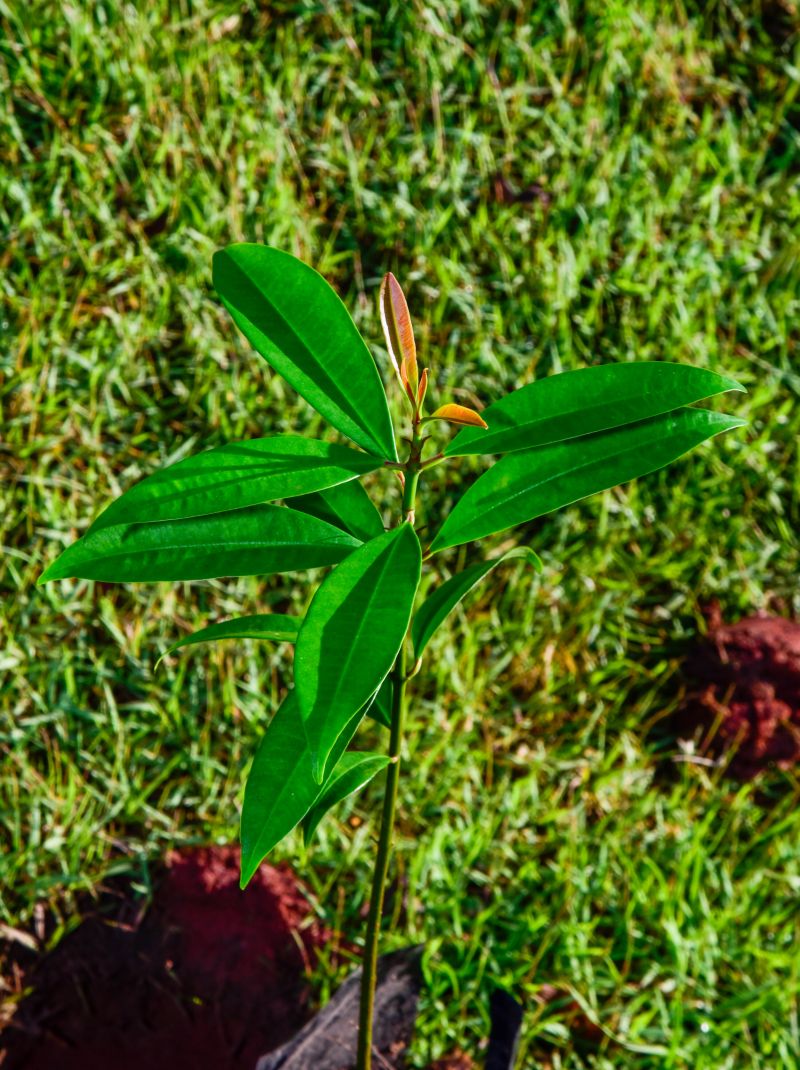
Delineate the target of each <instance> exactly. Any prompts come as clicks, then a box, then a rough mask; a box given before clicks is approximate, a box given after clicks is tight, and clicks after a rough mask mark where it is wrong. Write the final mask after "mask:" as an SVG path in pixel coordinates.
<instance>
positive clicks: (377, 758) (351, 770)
mask: <svg viewBox="0 0 800 1070" xmlns="http://www.w3.org/2000/svg"><path fill="white" fill-rule="evenodd" d="M390 760H391V759H390V758H389V757H388V756H387V755H386V754H369V753H364V752H361V753H360V752H358V751H350V752H349V753H347V754H343V755H342V756H341V758H340V759H339V761H338V762H337V763H336V767H335V768H334V770H333V772H332V773H331V775H330V776H329V777H328V778H327V779H326V781H325V786H324V787H323V789H322V791H321V792H320V795H319V798H318V799H317V801H316V802H315V803H314V805H313V807H312V808H311V810H310V811H309V812H308V814H307V815H306V818H305V820H304V821H303V839H304V840H305V842H306V843H309V842H310V840H311V837H312V836H313V835H314V833H315V832H316V830H317V826H318V825H319V823H320V821H321V820H322V819H323V817H324V816H325V814H327V813H328V811H329V810H332V809H333V807H334V806H336V804H337V803H340V802H341V801H342V799H346V798H347V796H348V795H352V794H353V792H354V791H359V790H360V789H361V788H363V787H364V785H365V784H368V783H369V782H370V780H372V778H373V777H374V776H375V775H376V774H377V773H380V771H381V769H385V768H386V766H387V765H388V764H389V762H390Z"/></svg>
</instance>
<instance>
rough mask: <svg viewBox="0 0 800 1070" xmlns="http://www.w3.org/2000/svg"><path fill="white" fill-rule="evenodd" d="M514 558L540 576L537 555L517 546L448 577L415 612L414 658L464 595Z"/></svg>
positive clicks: (539, 564)
mask: <svg viewBox="0 0 800 1070" xmlns="http://www.w3.org/2000/svg"><path fill="white" fill-rule="evenodd" d="M515 558H525V559H526V560H527V561H528V562H529V563H530V564H532V565H533V566H534V568H535V569H536V570H537V572H541V569H542V563H541V561H540V560H539V557H538V555H537V554H535V553H534V552H533V550H529V549H528V548H527V547H523V546H519V547H516V548H515V549H514V550H509V551H508V553H506V554H503V555H502V556H501V557H495V558H492V560H490V561H481V562H480V563H479V564H477V565H472V566H471V567H470V568H465V569H464V570H463V571H462V572H458V573H456V575H455V576H451V577H450V579H449V580H445V582H444V583H442V584H440V585H439V586H438V587H437V588H436V590H434V591H433V592H432V593H431V594H429V595H428V597H427V598H426V599H425V601H424V602H423V603H422V605H421V606H420V607H419V609H418V610H417V612H416V613H415V614H414V622H413V624H412V625H411V641H412V644H413V646H414V656H415V657H416V658H420V657H422V653H423V651H424V650H425V647H426V646H427V645H428V643H429V642H430V639H431V637H432V636H433V634H434V632H435V631H436V629H437V628H438V627H439V625H440V624H441V623H442V622H443V621H444V620H445V618H446V617H447V615H448V614H449V613H451V612H452V611H453V610H454V609H455V607H456V606H457V605H458V603H459V602H460V601H461V599H462V598H464V597H465V595H467V594H469V592H470V591H471V590H472V588H473V587H475V586H476V584H478V583H480V581H481V580H482V579H483V578H484V576H486V575H488V573H490V572H491V571H492V569H494V568H497V566H498V565H501V564H502V563H503V562H504V561H512V560H514V559H515Z"/></svg>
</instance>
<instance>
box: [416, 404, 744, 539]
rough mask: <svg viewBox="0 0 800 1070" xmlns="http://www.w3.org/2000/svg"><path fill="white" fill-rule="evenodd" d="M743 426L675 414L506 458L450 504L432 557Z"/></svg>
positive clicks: (696, 413) (686, 412)
mask: <svg viewBox="0 0 800 1070" xmlns="http://www.w3.org/2000/svg"><path fill="white" fill-rule="evenodd" d="M743 423H744V421H743V420H739V419H737V418H736V417H734V416H726V415H724V414H722V413H717V412H709V411H707V410H706V409H678V411H677V412H670V413H667V414H666V415H664V416H657V417H655V418H654V419H652V420H645V421H643V422H642V423H638V424H629V425H628V426H627V427H621V428H615V429H614V430H612V431H601V432H598V433H597V434H595V435H587V436H586V437H585V438H577V439H572V440H570V441H569V442H561V443H558V444H556V445H552V446H543V447H541V448H540V449H536V450H526V451H523V452H521V453H511V454H509V455H508V456H506V457H503V458H502V459H501V460H499V461H498V462H497V463H496V464H495V465H493V466H492V467H491V468H490V469H489V470H488V471H487V472H484V473H483V475H481V476H480V477H479V478H478V479H477V480H476V481H475V483H473V485H472V486H471V487H470V488H469V490H468V491H467V492H466V494H464V495H463V496H462V497H461V498H460V499H459V500H458V502H457V503H456V505H455V507H454V509H453V511H452V512H451V513H450V515H449V516H448V517H447V519H446V520H445V522H444V524H443V525H442V529H441V531H440V532H439V534H438V535H437V536H436V538H435V539H434V540H433V543H432V544H431V551H433V552H435V551H437V550H444V549H446V548H447V547H448V546H457V545H458V544H459V543H464V542H470V541H471V540H472V539H480V538H483V536H484V535H490V534H492V533H493V532H495V531H503V530H504V529H505V528H510V527H513V526H514V525H515V524H522V523H524V522H526V521H528V520H533V519H534V518H535V517H537V516H542V515H543V514H544V513H550V512H552V511H553V510H554V509H560V508H561V506H563V505H569V504H571V503H572V502H576V501H578V500H579V499H581V498H585V497H587V496H588V495H589V494H594V493H595V492H596V491H600V490H607V489H608V488H609V487H615V486H616V485H617V484H618V483H624V482H625V481H626V480H628V479H634V478H635V477H636V476H642V475H646V474H647V473H648V472H654V471H655V470H656V469H658V468H663V467H664V465H666V464H669V463H670V461H674V460H675V459H676V458H677V457H680V456H681V454H683V453H686V452H687V450H690V449H692V448H693V447H694V446H697V445H699V443H701V442H703V441H704V440H705V439H707V438H711V437H712V436H713V435H718V434H719V433H720V432H721V431H727V430H729V429H730V428H733V427H741V426H742V425H743Z"/></svg>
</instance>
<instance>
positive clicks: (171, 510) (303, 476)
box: [92, 435, 379, 531]
mask: <svg viewBox="0 0 800 1070" xmlns="http://www.w3.org/2000/svg"><path fill="white" fill-rule="evenodd" d="M377 467H379V462H378V461H377V460H376V459H375V458H374V457H371V456H369V455H368V454H366V453H359V452H358V451H357V450H353V449H350V448H349V447H347V446H339V445H336V444H334V443H330V442H319V441H317V440H315V439H306V438H300V437H299V436H297V435H275V436H273V437H271V438H257V439H252V440H251V441H249V442H232V443H230V444H229V445H225V446H217V447H216V448H215V449H211V450H207V451H206V452H205V453H198V454H196V455H195V456H194V457H187V458H186V459H185V460H183V461H179V462H178V463H177V464H173V465H170V466H169V467H168V468H165V469H163V470H162V471H160V472H155V473H154V474H153V475H151V476H148V478H147V479H144V480H142V482H141V483H137V484H136V486H135V487H131V489H130V490H129V491H127V492H126V493H125V494H123V495H122V497H121V498H118V499H117V500H116V501H115V502H113V503H112V504H111V505H110V506H109V507H108V509H106V510H105V512H103V513H101V514H100V516H99V517H98V518H97V520H95V522H94V524H93V525H92V530H93V531H97V530H99V529H100V528H105V527H109V526H110V525H112V524H134V523H136V524H142V523H153V522H154V521H159V520H180V519H182V518H184V517H188V516H204V515H208V514H211V513H224V512H227V511H229V510H232V509H242V508H244V507H246V506H248V505H258V504H260V503H261V502H271V501H275V500H276V499H278V498H288V497H289V496H290V495H295V494H306V493H309V492H311V491H319V490H322V489H324V488H326V487H331V486H334V485H335V484H340V483H345V482H346V481H347V480H352V479H354V478H355V477H357V476H360V475H364V473H366V472H372V471H374V470H375V469H376V468H377Z"/></svg>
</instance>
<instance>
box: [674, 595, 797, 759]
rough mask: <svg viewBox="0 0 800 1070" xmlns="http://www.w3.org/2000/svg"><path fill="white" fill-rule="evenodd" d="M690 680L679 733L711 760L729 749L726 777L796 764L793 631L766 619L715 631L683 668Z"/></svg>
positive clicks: (715, 620) (717, 626)
mask: <svg viewBox="0 0 800 1070" xmlns="http://www.w3.org/2000/svg"><path fill="white" fill-rule="evenodd" d="M687 667H688V671H689V673H690V675H691V676H692V677H694V679H695V681H696V685H697V686H696V690H695V691H694V693H693V694H692V695H691V696H690V697H689V700H688V701H687V703H686V706H685V709H684V711H683V713H682V715H681V719H680V730H681V734H682V735H685V736H692V737H695V738H696V737H697V735H698V728H700V729H702V732H701V747H702V749H703V750H704V751H710V752H711V753H716V754H719V753H725V752H729V751H731V750H733V752H734V753H733V756H732V758H731V761H730V765H729V766H728V769H729V772H731V773H732V774H733V775H735V776H739V777H741V778H742V779H747V780H749V779H751V778H752V777H754V776H756V775H757V774H758V773H760V772H761V771H762V770H764V769H765V768H767V767H769V766H773V765H775V766H777V767H778V768H780V769H788V768H791V767H792V766H794V765H796V764H797V763H798V762H800V624H798V623H796V622H795V621H791V620H786V619H784V618H783V617H770V616H767V615H766V614H763V615H758V616H755V617H748V618H747V619H746V620H741V621H739V622H738V623H736V624H722V622H721V621H720V620H719V614H718V612H716V613H715V612H714V611H713V610H712V618H711V631H710V634H709V639H708V642H706V643H705V644H703V646H701V647H700V648H699V649H698V650H697V652H696V654H695V655H694V656H693V657H692V658H690V660H689V662H688V666H687Z"/></svg>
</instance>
